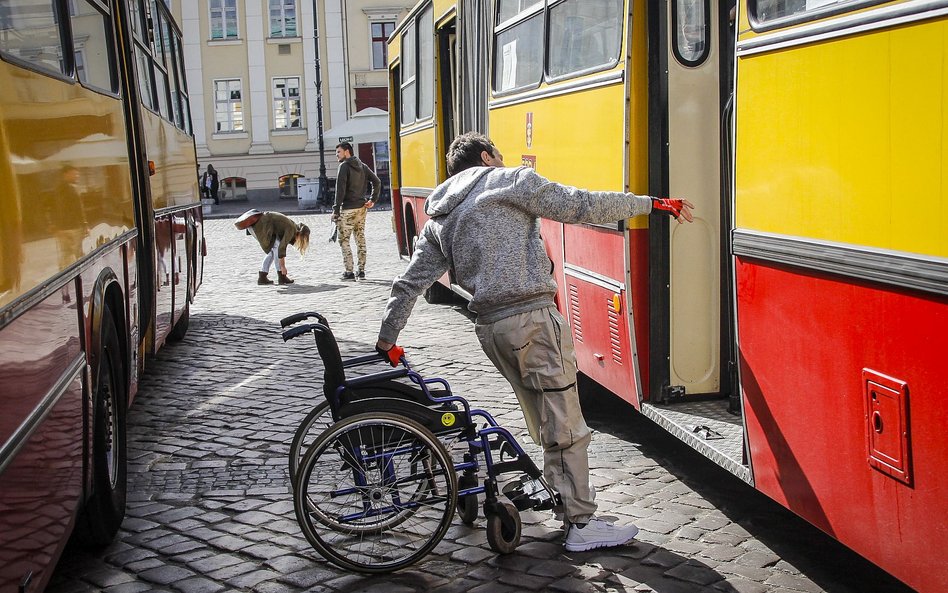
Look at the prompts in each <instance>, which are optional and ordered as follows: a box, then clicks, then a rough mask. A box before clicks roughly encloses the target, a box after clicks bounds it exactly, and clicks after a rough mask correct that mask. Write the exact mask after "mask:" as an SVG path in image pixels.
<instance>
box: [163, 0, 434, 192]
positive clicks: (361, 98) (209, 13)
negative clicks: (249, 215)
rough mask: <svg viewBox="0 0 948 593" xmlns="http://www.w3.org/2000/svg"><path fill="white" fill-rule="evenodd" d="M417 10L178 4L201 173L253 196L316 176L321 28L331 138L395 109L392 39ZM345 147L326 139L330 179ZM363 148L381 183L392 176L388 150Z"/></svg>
mask: <svg viewBox="0 0 948 593" xmlns="http://www.w3.org/2000/svg"><path fill="white" fill-rule="evenodd" d="M414 3H415V2H414V0H350V1H344V0H172V1H171V3H170V4H171V7H172V10H173V12H174V13H175V15H176V17H177V19H178V22H179V23H180V24H181V29H182V33H183V39H184V42H183V45H184V58H185V67H186V77H187V82H188V90H189V92H190V97H191V118H192V123H193V127H194V138H195V143H196V146H197V155H198V160H199V162H200V164H201V167H202V169H203V168H205V167H206V165H207V164H213V165H214V168H215V169H217V171H218V173H219V175H220V178H221V180H222V182H223V181H224V180H225V179H235V180H238V181H237V182H236V183H237V184H238V186H239V185H240V184H242V183H245V184H246V189H247V191H248V192H249V193H250V194H251V195H253V194H254V193H256V192H266V193H269V192H277V191H279V188H280V179H281V178H286V177H292V176H304V177H309V178H316V177H318V176H319V167H320V159H319V127H318V120H319V118H318V113H319V111H318V107H317V93H316V43H317V40H316V39H315V37H314V26H315V25H317V24H318V32H319V39H318V43H319V61H320V69H321V70H320V71H321V78H322V85H321V86H322V115H323V131H324V132H328V131H330V130H331V128H333V127H334V126H338V125H340V124H342V123H344V122H345V121H346V120H347V119H348V118H350V117H351V116H352V115H354V114H355V113H356V112H358V111H359V110H361V109H365V108H367V107H377V108H381V109H383V110H386V111H387V110H388V99H387V96H388V73H387V69H386V43H385V42H386V39H387V37H388V35H389V34H390V33H391V32H392V30H394V28H395V26H396V25H397V24H398V23H399V22H400V21H401V19H402V18H404V16H405V15H406V14H407V13H408V10H409V9H410V8H411V6H412V5H414ZM314 11H315V12H314ZM338 142H339V138H336V137H329V136H326V135H325V134H324V137H323V143H324V153H323V154H324V163H325V167H326V174H327V176H328V177H329V178H334V177H335V173H336V169H337V162H336V158H335V145H336V144H337V143H338ZM357 151H358V154H359V156H360V157H362V158H363V160H366V161H367V162H368V163H369V164H370V165H371V166H373V168H376V169H378V172H379V173H380V176H382V175H384V174H385V173H387V167H388V163H387V160H388V156H387V155H388V150H387V144H386V143H368V144H362V145H359V146H358V148H357ZM224 192H225V193H224V195H223V196H222V197H224V198H225V199H228V198H231V197H234V196H233V189H231V188H228V189H226V190H224ZM237 193H238V197H239V195H240V193H241V190H240V189H237Z"/></svg>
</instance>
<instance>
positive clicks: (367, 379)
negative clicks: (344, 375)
mask: <svg viewBox="0 0 948 593" xmlns="http://www.w3.org/2000/svg"><path fill="white" fill-rule="evenodd" d="M407 375H408V369H394V370H391V371H382V372H381V373H372V374H371V375H362V376H361V377H353V378H352V379H346V387H362V386H365V385H371V384H372V383H376V382H378V381H387V380H389V379H398V378H400V377H405V376H407Z"/></svg>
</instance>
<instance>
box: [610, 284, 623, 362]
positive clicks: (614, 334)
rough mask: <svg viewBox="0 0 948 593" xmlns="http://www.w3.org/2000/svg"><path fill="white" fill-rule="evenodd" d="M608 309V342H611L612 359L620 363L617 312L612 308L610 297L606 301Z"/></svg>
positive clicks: (620, 344)
mask: <svg viewBox="0 0 948 593" xmlns="http://www.w3.org/2000/svg"><path fill="white" fill-rule="evenodd" d="M606 308H607V309H608V310H609V342H610V343H611V344H612V360H614V361H615V363H616V364H622V341H621V340H620V339H619V313H618V312H616V310H615V309H613V308H612V299H611V298H610V299H608V300H607V301H606Z"/></svg>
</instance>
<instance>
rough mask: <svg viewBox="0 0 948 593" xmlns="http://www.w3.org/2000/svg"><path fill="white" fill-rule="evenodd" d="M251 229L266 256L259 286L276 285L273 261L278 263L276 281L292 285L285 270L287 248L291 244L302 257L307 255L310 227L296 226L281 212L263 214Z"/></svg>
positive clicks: (261, 268) (261, 267)
mask: <svg viewBox="0 0 948 593" xmlns="http://www.w3.org/2000/svg"><path fill="white" fill-rule="evenodd" d="M248 230H249V231H250V233H251V234H252V235H253V236H254V237H256V239H257V242H258V243H260V247H261V249H263V251H264V253H266V254H267V255H266V256H265V257H264V258H263V263H262V264H261V266H260V274H259V275H258V276H257V284H273V280H270V279H269V278H268V276H269V274H270V265H271V264H272V263H274V262H276V264H277V265H276V268H277V282H279V283H280V284H293V282H294V281H293V280H290V277H289V273H288V272H287V269H286V248H287V246H288V245H292V246H294V247H296V249H297V250H299V252H300V255H304V254H305V253H306V249H307V248H309V227H308V226H306V225H305V224H303V223H299V224H297V223H295V222H293V221H292V220H291V219H290V218H289V217H288V216H285V215H283V214H280V213H279V212H264V213H262V214H260V216H259V217H258V218H257V219H256V222H254V223H253V224H252V225H250V227H249V228H248Z"/></svg>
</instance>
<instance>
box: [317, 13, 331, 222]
mask: <svg viewBox="0 0 948 593" xmlns="http://www.w3.org/2000/svg"><path fill="white" fill-rule="evenodd" d="M317 3H318V0H313V40H314V41H315V43H314V44H313V45H314V48H315V50H314V51H315V53H316V125H317V128H318V132H319V199H320V200H322V201H324V202H327V203H328V201H329V178H327V177H326V155H325V147H324V145H323V74H322V69H321V68H320V67H319V18H318V17H319V6H317Z"/></svg>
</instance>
